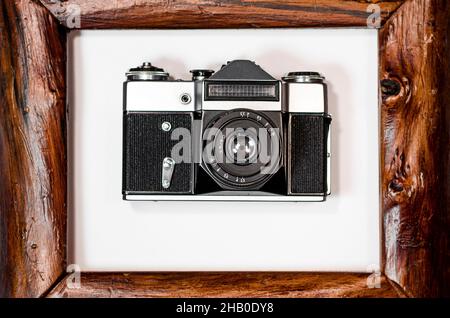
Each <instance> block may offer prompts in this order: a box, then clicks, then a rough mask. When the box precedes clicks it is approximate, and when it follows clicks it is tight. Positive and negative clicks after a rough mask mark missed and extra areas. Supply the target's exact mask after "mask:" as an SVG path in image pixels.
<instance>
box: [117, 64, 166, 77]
mask: <svg viewBox="0 0 450 318" xmlns="http://www.w3.org/2000/svg"><path fill="white" fill-rule="evenodd" d="M126 76H127V79H128V80H130V81H165V80H167V79H168V78H169V73H167V72H165V71H164V69H162V68H159V67H156V66H153V65H152V63H150V62H144V63H142V65H141V66H138V67H134V68H130V70H129V71H128V72H127V73H126Z"/></svg>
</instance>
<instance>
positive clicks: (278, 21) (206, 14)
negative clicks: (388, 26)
mask: <svg viewBox="0 0 450 318" xmlns="http://www.w3.org/2000/svg"><path fill="white" fill-rule="evenodd" d="M41 2H42V3H43V4H44V5H45V6H46V7H47V8H48V9H49V10H50V11H51V12H53V13H54V15H55V16H56V17H57V18H58V20H59V21H60V22H61V23H62V24H64V25H65V26H68V27H70V28H74V27H75V28H83V29H91V28H102V29H103V28H105V29H112V28H164V29H167V28H169V29H171V28H172V29H178V28H242V27H244V28H245V27H247V28H253V27H266V28H274V27H344V26H345V27H348V26H358V27H367V18H368V17H369V16H370V15H371V14H372V13H374V12H375V11H374V10H378V9H374V7H369V6H370V5H377V6H378V7H377V8H379V11H378V12H379V14H380V18H381V23H383V22H384V21H385V20H386V18H387V17H388V16H389V15H390V14H391V13H392V12H394V11H395V10H396V9H397V8H398V6H399V5H400V4H401V3H402V2H403V1H400V0H387V1H380V0H368V1H361V0H285V1H274V0H238V1H235V0H228V1H217V0H179V1H165V0H156V1H155V0H123V1H103V0H68V1H55V0H41ZM77 19H78V20H77ZM77 21H78V22H79V23H76V22H77Z"/></svg>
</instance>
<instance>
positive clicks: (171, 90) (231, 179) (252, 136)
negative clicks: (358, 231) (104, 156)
mask: <svg viewBox="0 0 450 318" xmlns="http://www.w3.org/2000/svg"><path fill="white" fill-rule="evenodd" d="M191 73H192V80H190V81H183V80H174V79H172V78H171V77H170V76H169V74H168V73H166V72H165V71H164V70H163V69H161V68H158V67H155V66H152V65H151V64H150V63H144V64H143V65H142V66H140V67H137V68H132V69H130V70H129V72H127V73H126V76H127V80H126V81H125V83H124V113H123V185H122V194H123V198H124V199H125V200H224V201H229V200H241V201H323V200H325V198H326V196H327V195H328V194H330V123H331V116H330V115H329V114H328V113H327V86H326V84H325V83H324V78H323V77H322V76H321V75H320V74H319V73H316V72H291V73H289V74H288V75H287V76H286V77H283V78H282V80H277V79H275V78H273V77H272V76H271V75H270V74H268V73H267V72H265V71H264V70H263V69H262V68H261V67H259V66H258V65H256V64H255V63H254V62H251V61H248V60H235V61H232V62H228V63H227V64H226V65H223V66H222V68H221V69H220V70H219V71H217V72H216V73H214V71H212V70H203V69H201V70H200V69H198V70H192V71H191Z"/></svg>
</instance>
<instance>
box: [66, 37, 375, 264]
mask: <svg viewBox="0 0 450 318" xmlns="http://www.w3.org/2000/svg"><path fill="white" fill-rule="evenodd" d="M68 41H69V109H70V110H69V112H70V136H69V138H70V139H69V143H70V160H69V162H70V180H71V181H70V189H69V191H70V198H69V202H70V220H69V243H70V244H69V245H70V246H69V249H70V256H69V262H70V263H76V264H79V265H80V267H81V269H82V270H94V271H95V270H111V271H112V270H117V271H128V270H311V271H313V270H322V271H368V270H372V269H373V268H374V267H377V266H378V265H379V213H378V106H377V105H378V102H377V32H376V30H363V29H353V30H351V29H336V30H330V29H323V30H319V29H295V30H294V29H292V30H291V29H284V30H239V31H237V30H181V31H180V30H177V31H175V30H173V31H170V30H168V31H162V30H140V31H138V30H128V31H81V32H80V31H76V32H71V33H70V36H69V40H68ZM233 59H251V60H254V61H256V62H257V64H259V65H261V66H262V67H263V68H264V69H265V70H266V71H268V72H269V73H271V74H272V75H273V76H275V77H281V76H282V75H284V74H285V73H287V72H288V71H296V70H314V71H319V72H321V73H323V74H324V75H325V76H326V78H327V81H328V84H329V86H328V88H329V112H330V113H331V114H332V115H333V123H332V191H333V194H332V195H331V196H330V197H329V198H328V200H327V201H326V202H324V203H285V202H283V203H280V202H279V203H245V202H128V201H122V195H121V175H122V166H121V158H122V148H121V147H122V83H123V81H124V79H125V76H124V73H125V72H126V71H127V69H128V68H130V67H135V66H137V65H140V64H141V63H142V62H143V61H151V62H152V63H153V64H154V65H157V66H160V67H163V68H164V69H166V70H167V71H169V72H170V73H171V74H172V75H174V76H175V77H181V78H184V79H189V78H190V74H189V70H190V69H193V68H212V69H216V70H217V69H218V68H219V67H220V65H221V64H223V63H225V62H226V61H229V60H233Z"/></svg>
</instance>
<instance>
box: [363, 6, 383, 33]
mask: <svg viewBox="0 0 450 318" xmlns="http://www.w3.org/2000/svg"><path fill="white" fill-rule="evenodd" d="M366 12H367V13H370V15H369V16H368V17H367V27H369V28H372V29H378V28H380V27H381V7H380V6H379V5H378V4H374V3H372V4H369V5H368V6H367V9H366Z"/></svg>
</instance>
